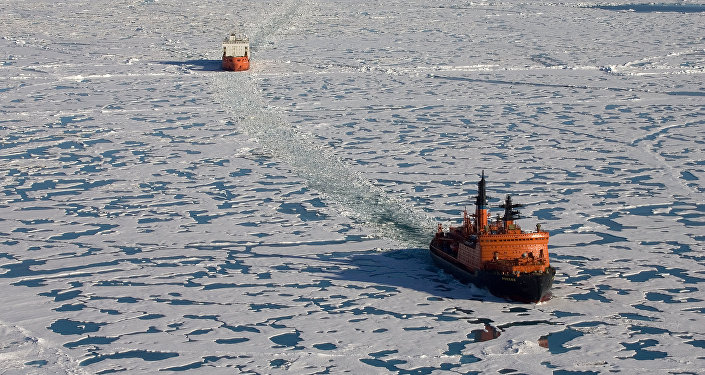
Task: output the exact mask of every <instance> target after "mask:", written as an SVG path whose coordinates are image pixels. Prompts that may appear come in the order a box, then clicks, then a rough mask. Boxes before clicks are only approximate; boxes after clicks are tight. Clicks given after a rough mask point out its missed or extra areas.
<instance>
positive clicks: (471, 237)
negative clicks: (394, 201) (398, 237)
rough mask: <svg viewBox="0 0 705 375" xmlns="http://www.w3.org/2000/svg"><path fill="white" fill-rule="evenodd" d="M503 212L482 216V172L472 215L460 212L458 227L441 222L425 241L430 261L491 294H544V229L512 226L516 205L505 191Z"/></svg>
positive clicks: (548, 276)
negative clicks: (445, 225)
mask: <svg viewBox="0 0 705 375" xmlns="http://www.w3.org/2000/svg"><path fill="white" fill-rule="evenodd" d="M500 207H501V208H503V209H504V216H499V215H497V217H496V218H495V219H494V220H492V219H490V218H489V214H488V204H487V196H486V182H485V175H484V172H483V173H482V177H481V179H480V182H479V183H478V186H477V196H476V197H475V213H474V214H472V215H468V213H467V211H464V213H463V223H462V225H461V226H459V227H452V226H451V227H449V228H448V230H447V231H445V230H444V229H443V226H442V225H441V224H439V225H438V232H437V233H436V235H435V236H434V238H433V240H432V241H431V244H430V251H431V256H432V258H433V259H434V261H435V262H436V263H437V264H439V265H440V266H442V267H443V268H445V269H446V270H448V271H449V272H450V273H452V274H453V275H455V276H456V277H457V278H458V279H460V280H461V281H463V282H471V283H473V284H475V285H477V286H480V287H483V288H486V289H488V290H489V291H490V292H491V293H492V294H494V295H496V296H499V297H504V298H509V299H512V300H516V301H521V302H538V301H541V300H544V299H547V298H548V297H549V291H550V288H551V284H552V283H553V277H554V275H555V273H556V270H555V268H553V267H551V266H550V263H549V257H548V237H549V234H548V232H546V231H544V230H542V229H541V226H540V225H538V224H537V225H536V231H524V230H522V229H521V227H520V226H519V225H518V224H516V222H515V221H516V220H518V219H519V218H520V214H519V211H518V208H520V207H522V205H520V204H516V203H514V202H512V198H511V196H509V195H507V197H506V198H505V200H504V203H503V204H502V205H500Z"/></svg>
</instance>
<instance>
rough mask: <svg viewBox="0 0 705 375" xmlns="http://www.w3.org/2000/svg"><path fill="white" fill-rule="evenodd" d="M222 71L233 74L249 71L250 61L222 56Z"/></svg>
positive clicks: (243, 58)
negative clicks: (228, 71) (233, 72)
mask: <svg viewBox="0 0 705 375" xmlns="http://www.w3.org/2000/svg"><path fill="white" fill-rule="evenodd" d="M223 69H224V70H232V71H235V72H239V71H243V70H247V69H250V59H249V58H247V57H244V56H243V57H232V56H223Z"/></svg>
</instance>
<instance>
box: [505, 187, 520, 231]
mask: <svg viewBox="0 0 705 375" xmlns="http://www.w3.org/2000/svg"><path fill="white" fill-rule="evenodd" d="M499 207H500V208H504V217H503V218H502V219H503V220H504V228H505V230H506V229H513V228H509V226H513V225H514V220H518V219H520V218H521V216H520V215H519V210H515V208H519V207H524V205H523V204H518V203H512V197H511V196H510V195H507V198H506V199H505V200H504V204H502V205H500V206H499Z"/></svg>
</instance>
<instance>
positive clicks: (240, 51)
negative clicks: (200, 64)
mask: <svg viewBox="0 0 705 375" xmlns="http://www.w3.org/2000/svg"><path fill="white" fill-rule="evenodd" d="M223 69H225V70H232V71H242V70H247V69H250V42H249V40H248V39H247V37H245V36H242V35H237V34H235V33H232V34H230V35H228V37H226V38H225V40H223Z"/></svg>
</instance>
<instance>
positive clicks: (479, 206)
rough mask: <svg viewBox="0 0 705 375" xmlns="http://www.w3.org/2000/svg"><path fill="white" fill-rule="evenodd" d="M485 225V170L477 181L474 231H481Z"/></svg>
mask: <svg viewBox="0 0 705 375" xmlns="http://www.w3.org/2000/svg"><path fill="white" fill-rule="evenodd" d="M486 226H487V193H486V191H485V171H484V170H483V171H482V178H480V182H478V183H477V197H475V233H478V234H479V233H482V232H484V231H485V227H486Z"/></svg>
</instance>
